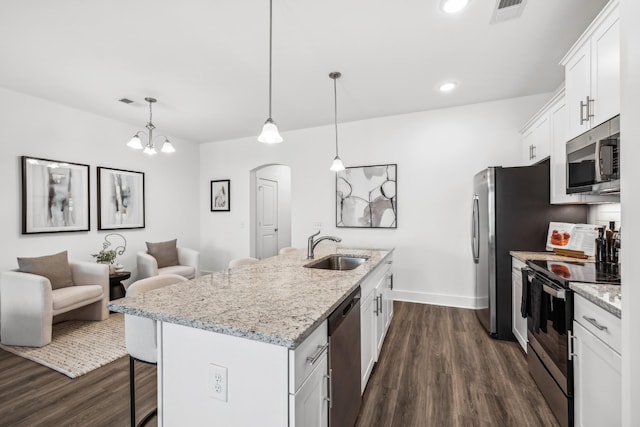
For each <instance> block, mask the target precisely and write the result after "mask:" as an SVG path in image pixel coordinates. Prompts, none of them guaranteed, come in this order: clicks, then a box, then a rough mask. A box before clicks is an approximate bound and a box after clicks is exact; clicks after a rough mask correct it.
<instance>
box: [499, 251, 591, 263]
mask: <svg viewBox="0 0 640 427" xmlns="http://www.w3.org/2000/svg"><path fill="white" fill-rule="evenodd" d="M509 254H510V255H511V256H512V257H514V258H517V259H519V260H520V261H522V262H527V261H528V260H542V261H569V262H571V261H573V262H576V261H577V262H594V261H595V260H594V258H593V257H589V258H587V259H581V258H572V257H568V256H564V255H556V254H554V253H553V252H526V251H511V252H509Z"/></svg>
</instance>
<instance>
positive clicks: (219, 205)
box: [211, 179, 231, 212]
mask: <svg viewBox="0 0 640 427" xmlns="http://www.w3.org/2000/svg"><path fill="white" fill-rule="evenodd" d="M230 210H231V181H230V180H228V179H220V180H217V181H211V212H229V211H230Z"/></svg>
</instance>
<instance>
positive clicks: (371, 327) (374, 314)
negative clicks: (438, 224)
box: [360, 261, 393, 393]
mask: <svg viewBox="0 0 640 427" xmlns="http://www.w3.org/2000/svg"><path fill="white" fill-rule="evenodd" d="M391 266H392V262H391V261H389V262H388V263H386V264H383V265H381V266H379V267H378V268H377V269H376V270H374V271H373V272H372V273H371V275H370V276H369V278H367V279H366V280H365V281H364V283H362V284H361V285H360V289H361V292H362V299H361V301H362V302H361V308H360V352H361V362H360V366H361V393H364V390H365V388H366V386H367V382H368V381H369V377H370V376H371V371H372V370H373V366H374V365H375V362H377V361H378V355H379V354H380V351H381V350H382V346H383V344H384V339H385V337H386V334H387V330H388V329H389V325H390V324H391V319H392V318H393V299H392V297H391V291H392V287H393V273H392V268H391Z"/></svg>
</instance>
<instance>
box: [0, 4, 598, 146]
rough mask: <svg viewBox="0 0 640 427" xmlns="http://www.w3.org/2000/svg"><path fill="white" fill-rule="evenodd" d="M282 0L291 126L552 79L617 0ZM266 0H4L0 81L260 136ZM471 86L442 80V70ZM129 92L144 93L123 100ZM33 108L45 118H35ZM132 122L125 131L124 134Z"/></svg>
mask: <svg viewBox="0 0 640 427" xmlns="http://www.w3.org/2000/svg"><path fill="white" fill-rule="evenodd" d="M440 2H441V0H322V1H318V0H273V3H274V6H273V7H274V12H273V13H274V36H273V44H274V54H273V61H274V62H273V64H274V70H273V73H274V74H273V118H274V120H275V121H276V122H277V123H278V126H279V128H280V130H281V131H286V130H291V129H300V128H306V127H313V126H319V125H325V124H328V123H333V86H332V84H333V83H332V81H331V79H329V77H328V73H329V72H331V71H335V70H337V71H341V72H342V74H343V77H342V78H341V79H340V80H339V81H338V108H339V111H338V114H339V121H340V122H346V121H353V120H360V119H366V118H371V117H379V116H386V115H392V114H401V113H408V112H414V111H422V110H428V109H434V108H442V107H447V106H454V105H463V104H470V103H476V102H483V101H489V100H494V99H502V98H509V97H515V96H523V95H529V94H534V93H541V92H547V91H552V90H554V89H555V88H556V87H557V86H558V85H559V84H560V83H561V82H562V80H563V70H562V68H561V67H560V66H559V65H558V62H559V60H560V59H561V58H562V56H564V54H565V53H566V51H567V50H568V49H569V48H570V47H571V45H572V44H573V42H574V41H575V40H576V39H577V38H578V36H579V35H580V34H581V33H582V31H583V30H584V29H585V28H586V27H587V25H588V24H589V22H590V21H591V20H592V19H593V18H594V17H595V16H596V14H597V13H598V11H599V10H600V9H601V8H602V7H603V6H604V4H605V3H606V0H529V1H528V2H527V3H526V6H525V9H524V13H523V14H522V16H521V17H520V18H518V19H516V20H512V21H507V22H502V23H497V24H490V23H489V21H490V19H491V15H492V13H493V9H494V7H495V4H496V0H472V1H471V4H470V6H469V7H468V9H466V10H465V11H463V12H462V13H460V14H458V15H455V16H450V15H446V14H444V13H443V12H442V11H441V10H440V8H439V5H440ZM268 10H269V1H268V0H181V1H176V0H172V1H170V0H161V1H159V0H108V1H98V0H58V1H51V0H29V1H25V0H2V1H1V2H0V58H1V59H0V61H1V62H0V86H3V87H5V88H8V89H11V90H15V91H18V92H23V93H27V94H31V95H35V96H38V97H41V98H45V99H49V100H51V101H54V102H58V103H60V104H65V105H68V106H72V107H75V108H79V109H82V110H86V111H90V112H93V113H95V114H99V115H102V116H106V117H111V118H114V119H116V120H120V121H123V122H126V123H131V124H132V130H135V129H133V128H137V127H139V128H142V127H143V126H144V124H145V123H146V121H147V119H148V107H147V104H146V103H145V102H144V97H145V96H154V97H156V98H158V104H156V106H155V107H154V123H155V125H156V126H157V127H158V131H159V132H160V133H164V134H167V135H169V136H173V137H179V138H184V139H186V140H190V141H194V142H209V141H216V140H224V139H231V138H238V137H243V136H250V135H256V136H257V134H258V133H259V131H260V129H261V127H262V123H263V122H264V120H265V119H266V118H267V115H268V112H267V106H268V102H267V99H268V91H267V82H268V68H267V67H268ZM448 79H455V80H457V81H459V82H460V86H459V88H458V89H457V90H455V91H454V92H453V93H449V94H441V93H439V92H438V91H437V90H436V87H437V86H438V84H439V83H440V82H442V81H444V80H448ZM122 97H127V98H130V99H132V100H134V101H136V102H135V103H134V104H131V105H125V104H122V103H120V102H117V100H118V99H119V98H122ZM36 120H37V118H36ZM129 136H130V135H126V136H123V139H128V137H129Z"/></svg>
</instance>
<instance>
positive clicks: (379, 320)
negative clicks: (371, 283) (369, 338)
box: [374, 275, 387, 361]
mask: <svg viewBox="0 0 640 427" xmlns="http://www.w3.org/2000/svg"><path fill="white" fill-rule="evenodd" d="M386 282H387V277H386V275H385V276H383V277H381V278H380V280H378V283H377V284H376V287H375V291H374V294H375V306H376V307H375V310H374V313H375V316H376V318H375V324H376V361H377V360H378V355H379V354H380V350H382V343H383V342H384V337H385V335H386V332H387V331H386V330H385V329H384V324H385V321H384V311H383V310H384V308H383V304H382V293H383V291H384V288H385V284H386Z"/></svg>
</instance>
